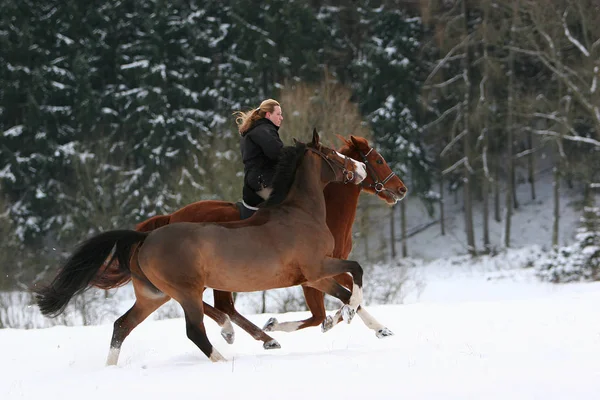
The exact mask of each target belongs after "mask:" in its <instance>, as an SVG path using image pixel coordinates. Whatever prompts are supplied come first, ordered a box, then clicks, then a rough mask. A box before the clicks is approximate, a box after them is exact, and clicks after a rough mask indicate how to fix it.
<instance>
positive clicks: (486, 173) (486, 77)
mask: <svg viewBox="0 0 600 400" xmlns="http://www.w3.org/2000/svg"><path fill="white" fill-rule="evenodd" d="M489 20H490V2H489V1H486V2H485V4H484V10H483V63H484V64H483V77H482V78H481V79H482V83H481V85H480V87H481V93H480V95H479V98H480V99H481V110H482V113H483V116H482V119H483V132H482V133H481V135H482V142H483V151H482V159H483V171H482V175H483V176H482V178H481V196H482V201H483V216H482V217H483V247H484V251H485V252H486V253H489V252H490V226H489V219H490V212H489V199H490V197H489V190H490V189H489V186H490V185H489V184H490V179H491V177H490V170H489V165H488V143H489V138H488V136H489V130H490V119H489V113H488V109H489V105H488V93H489V91H488V90H487V87H488V85H489V84H490V82H491V79H490V60H489V53H488V46H489V37H488V23H489Z"/></svg>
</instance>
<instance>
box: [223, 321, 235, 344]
mask: <svg viewBox="0 0 600 400" xmlns="http://www.w3.org/2000/svg"><path fill="white" fill-rule="evenodd" d="M221 336H223V338H224V339H225V341H226V342H227V343H229V344H232V343H233V342H234V340H235V331H234V330H233V325H232V324H231V318H229V315H225V322H224V323H223V325H221Z"/></svg>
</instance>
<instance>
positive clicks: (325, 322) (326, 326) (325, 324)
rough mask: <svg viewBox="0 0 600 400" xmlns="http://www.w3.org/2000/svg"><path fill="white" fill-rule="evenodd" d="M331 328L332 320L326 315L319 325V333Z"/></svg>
mask: <svg viewBox="0 0 600 400" xmlns="http://www.w3.org/2000/svg"><path fill="white" fill-rule="evenodd" d="M331 328H333V318H331V316H330V315H328V316H327V317H325V319H324V320H323V322H322V323H321V332H323V333H325V332H327V331H328V330H330V329H331Z"/></svg>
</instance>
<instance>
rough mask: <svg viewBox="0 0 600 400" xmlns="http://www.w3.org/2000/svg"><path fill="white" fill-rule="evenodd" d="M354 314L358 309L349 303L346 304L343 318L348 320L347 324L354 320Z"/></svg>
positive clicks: (343, 309) (343, 308)
mask: <svg viewBox="0 0 600 400" xmlns="http://www.w3.org/2000/svg"><path fill="white" fill-rule="evenodd" d="M354 315H356V310H355V309H353V308H352V307H350V306H349V305H347V304H344V307H342V319H343V320H344V321H346V323H347V324H349V323H350V322H352V318H354Z"/></svg>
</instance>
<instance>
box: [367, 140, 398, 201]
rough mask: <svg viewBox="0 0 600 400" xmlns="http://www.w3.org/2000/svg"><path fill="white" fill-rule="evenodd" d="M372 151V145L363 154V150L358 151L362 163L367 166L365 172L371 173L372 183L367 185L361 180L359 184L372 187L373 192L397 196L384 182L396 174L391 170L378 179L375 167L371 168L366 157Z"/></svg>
mask: <svg viewBox="0 0 600 400" xmlns="http://www.w3.org/2000/svg"><path fill="white" fill-rule="evenodd" d="M372 151H373V148H372V147H371V149H370V150H369V151H368V152H367V153H366V154H363V152H362V151H360V150H359V151H358V154H360V156H361V157H362V159H363V163H364V164H365V165H366V166H367V174H371V175H372V177H371V178H372V179H373V183H371V184H369V185H365V181H363V182H361V185H362V186H363V187H367V188H373V190H375V194H379V193H381V192H387V193H389V194H390V195H391V196H392V197H394V198H396V197H397V196H396V194H395V193H394V192H392V191H391V190H389V189H387V188H386V187H385V184H386V183H387V182H388V181H389V180H390V179H392V178H393V177H394V176H396V174H395V173H394V171H392V172H390V174H389V175H388V176H387V177H386V178H385V179H384V180H382V181H380V180H379V175H378V174H377V171H376V170H375V168H373V166H372V165H371V164H370V163H369V160H368V159H367V157H369V154H371V152H372Z"/></svg>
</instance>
